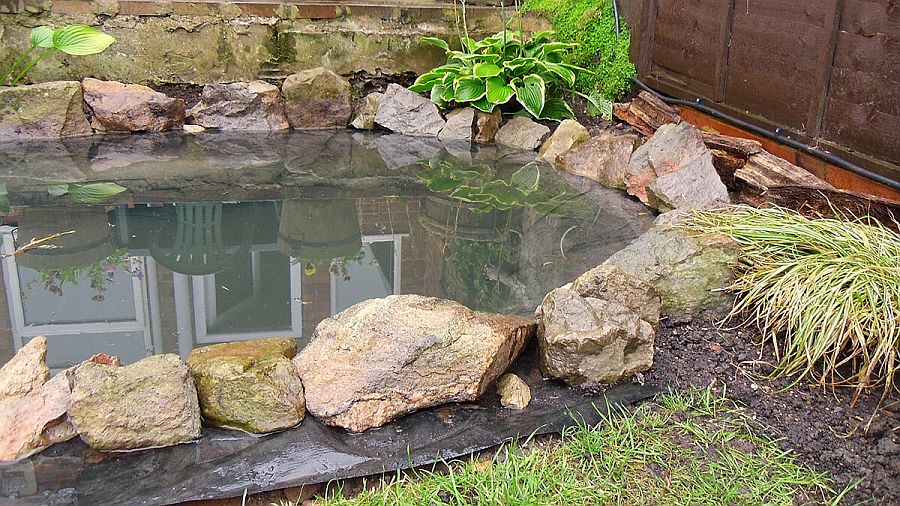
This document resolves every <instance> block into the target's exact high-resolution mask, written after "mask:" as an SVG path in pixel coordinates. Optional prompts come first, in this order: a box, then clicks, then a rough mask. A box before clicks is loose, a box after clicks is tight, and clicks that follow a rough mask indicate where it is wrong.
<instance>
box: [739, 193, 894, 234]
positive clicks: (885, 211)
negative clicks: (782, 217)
mask: <svg viewBox="0 0 900 506" xmlns="http://www.w3.org/2000/svg"><path fill="white" fill-rule="evenodd" d="M738 200H739V202H740V203H744V204H749V205H752V206H754V207H766V206H772V205H775V206H779V207H785V208H789V209H794V210H797V211H799V212H800V213H802V214H803V215H805V216H808V217H810V218H835V217H840V218H850V219H857V218H859V219H866V218H873V219H875V220H877V221H878V222H880V223H881V224H883V225H884V226H886V227H888V228H890V229H892V230H895V231H898V230H900V225H898V222H897V220H900V202H897V201H896V200H888V199H883V198H880V197H872V196H869V195H863V194H861V193H855V192H849V191H845V190H838V189H834V188H831V189H828V188H809V187H803V186H779V187H775V188H770V189H769V190H767V191H765V192H759V193H756V192H751V191H744V192H741V193H740V194H739V195H738Z"/></svg>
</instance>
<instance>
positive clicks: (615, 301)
mask: <svg viewBox="0 0 900 506" xmlns="http://www.w3.org/2000/svg"><path fill="white" fill-rule="evenodd" d="M659 304H660V302H659V297H658V296H657V294H656V292H655V290H654V289H653V288H652V287H651V286H650V285H649V284H647V283H644V282H642V281H640V280H638V279H636V278H634V277H632V276H630V275H628V274H626V273H625V272H623V271H622V270H621V269H619V268H617V267H615V266H611V265H602V266H600V267H597V268H595V269H592V270H590V271H588V272H586V273H585V274H583V275H582V276H581V277H579V278H578V280H576V281H575V283H573V284H572V285H570V286H564V287H561V288H557V289H555V290H553V291H551V292H550V293H549V294H547V296H546V297H545V298H544V301H543V302H542V303H541V307H540V308H539V309H538V314H537V316H538V350H539V358H540V364H541V371H542V372H543V373H544V374H545V375H547V376H550V377H553V378H558V379H561V380H563V381H565V382H567V383H569V384H570V385H578V386H584V387H595V386H599V385H603V384H609V383H614V382H616V381H618V380H620V379H622V378H624V377H628V376H630V375H632V374H635V373H638V372H641V371H645V370H647V369H649V368H650V367H651V366H652V365H653V343H654V340H655V338H656V326H657V324H658V323H659Z"/></svg>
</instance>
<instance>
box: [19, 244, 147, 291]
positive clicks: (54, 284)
mask: <svg viewBox="0 0 900 506" xmlns="http://www.w3.org/2000/svg"><path fill="white" fill-rule="evenodd" d="M117 271H124V272H128V273H130V274H132V275H135V276H142V274H141V273H140V272H137V271H135V272H132V271H130V270H129V259H128V251H127V250H125V249H123V248H119V249H117V250H115V251H114V252H113V254H112V255H110V256H108V257H106V258H105V259H104V260H101V261H99V262H93V263H90V264H84V265H74V266H69V267H59V268H56V269H39V271H38V272H39V273H40V275H41V279H40V283H41V284H42V285H43V287H44V289H45V290H47V291H48V292H50V293H52V294H54V295H59V296H62V294H63V286H64V285H65V284H67V283H68V284H70V285H75V284H78V282H79V281H81V280H87V281H90V283H91V288H93V289H95V290H97V294H96V295H94V296H93V297H91V300H93V301H94V302H103V301H104V300H105V297H104V296H103V292H105V291H106V284H107V283H109V282H112V281H113V279H114V278H115V274H116V272H117ZM37 283H38V281H37V280H35V281H32V282H30V283H28V285H27V287H28V289H29V290H30V289H31V288H33V287H34V285H36V284H37Z"/></svg>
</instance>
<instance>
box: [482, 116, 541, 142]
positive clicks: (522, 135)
mask: <svg viewBox="0 0 900 506" xmlns="http://www.w3.org/2000/svg"><path fill="white" fill-rule="evenodd" d="M549 133H550V129H549V128H547V127H545V126H544V125H541V124H540V123H535V122H534V121H532V120H530V119H528V118H526V117H524V116H515V117H513V118H512V119H511V120H509V121H507V122H506V124H505V125H503V126H502V127H500V130H499V131H498V132H497V137H495V139H494V140H495V141H497V144H503V145H505V146H510V147H513V148H518V149H537V148H538V146H540V145H541V142H543V140H544V138H546V137H547V134H549Z"/></svg>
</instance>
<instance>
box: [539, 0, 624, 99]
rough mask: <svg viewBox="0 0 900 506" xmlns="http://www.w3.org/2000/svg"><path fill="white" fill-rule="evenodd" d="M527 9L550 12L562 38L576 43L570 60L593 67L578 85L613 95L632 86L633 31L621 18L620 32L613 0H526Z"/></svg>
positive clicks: (551, 18) (583, 74)
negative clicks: (631, 46)
mask: <svg viewBox="0 0 900 506" xmlns="http://www.w3.org/2000/svg"><path fill="white" fill-rule="evenodd" d="M524 10H525V11H527V12H529V11H530V12H536V13H539V14H543V15H546V16H548V17H549V18H550V20H551V22H552V23H553V28H554V29H555V30H556V35H557V37H558V38H559V40H561V41H563V42H568V43H574V44H575V47H574V49H573V50H572V51H571V52H570V53H568V55H567V59H566V61H567V62H568V63H571V64H574V65H577V66H579V67H584V68H586V69H588V70H589V71H590V72H581V73H579V74H578V79H577V82H576V85H575V87H576V89H578V90H579V91H581V92H583V93H595V92H599V93H601V94H602V95H603V96H605V97H607V98H610V99H618V98H621V97H622V96H623V95H625V94H627V93H628V92H629V91H630V90H631V81H630V79H631V77H632V76H634V74H635V69H634V64H632V63H631V60H630V59H629V55H628V50H629V47H630V45H631V32H630V31H629V29H628V27H627V26H625V22H624V21H623V20H621V19H620V23H619V24H620V33H619V35H618V37H617V36H616V20H615V13H614V11H613V5H612V0H525V3H524Z"/></svg>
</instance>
